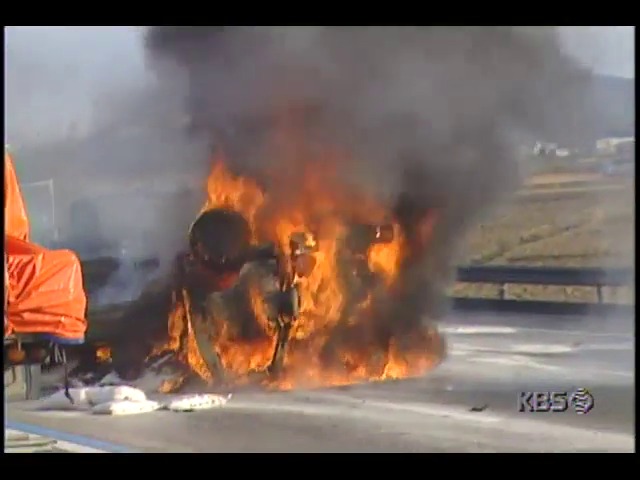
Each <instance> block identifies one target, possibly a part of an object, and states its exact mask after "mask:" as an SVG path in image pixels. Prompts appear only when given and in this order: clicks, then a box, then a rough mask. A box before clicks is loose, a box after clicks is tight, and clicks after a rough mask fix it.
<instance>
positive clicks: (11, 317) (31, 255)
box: [4, 154, 87, 342]
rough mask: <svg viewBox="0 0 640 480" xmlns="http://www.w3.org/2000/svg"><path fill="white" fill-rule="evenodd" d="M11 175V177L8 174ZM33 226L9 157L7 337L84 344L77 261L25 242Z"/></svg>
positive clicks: (69, 255) (84, 302)
mask: <svg viewBox="0 0 640 480" xmlns="http://www.w3.org/2000/svg"><path fill="white" fill-rule="evenodd" d="M7 173H9V175H7ZM28 237H29V222H28V219H27V216H26V210H25V208H24V201H23V199H22V195H21V194H20V187H19V185H18V180H17V177H16V175H15V171H14V170H13V164H12V161H11V157H9V156H8V155H6V154H5V296H6V297H5V304H6V307H5V327H4V334H5V336H6V335H8V334H11V333H31V334H33V333H39V334H48V335H51V336H53V337H55V338H56V339H58V340H61V341H71V342H74V341H75V342H77V341H83V339H84V335H85V332H86V330H87V321H86V318H85V312H86V307H87V299H86V296H85V292H84V288H83V285H82V272H81V269H80V261H79V260H78V257H77V256H76V255H75V254H74V253H73V252H71V251H68V250H47V249H45V248H43V247H40V246H38V245H35V244H33V243H30V242H28V241H27V239H28Z"/></svg>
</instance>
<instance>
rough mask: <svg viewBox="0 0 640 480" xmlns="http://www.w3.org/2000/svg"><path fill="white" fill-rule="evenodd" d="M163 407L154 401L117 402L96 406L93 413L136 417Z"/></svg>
mask: <svg viewBox="0 0 640 480" xmlns="http://www.w3.org/2000/svg"><path fill="white" fill-rule="evenodd" d="M161 407H162V404H161V403H160V402H154V401H153V400H142V401H132V400H115V401H112V402H106V403H100V404H98V405H95V406H94V407H93V408H92V409H91V413H94V414H98V415H135V414H137V413H148V412H153V411H155V410H159V409H160V408H161Z"/></svg>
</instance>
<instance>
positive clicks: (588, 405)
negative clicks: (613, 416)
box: [518, 388, 595, 415]
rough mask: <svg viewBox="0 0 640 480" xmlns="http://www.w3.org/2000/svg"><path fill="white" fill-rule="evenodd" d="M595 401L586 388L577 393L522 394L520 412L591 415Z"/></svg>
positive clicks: (520, 395)
mask: <svg viewBox="0 0 640 480" xmlns="http://www.w3.org/2000/svg"><path fill="white" fill-rule="evenodd" d="M594 405H595V400H594V398H593V395H591V393H589V391H588V390H587V389H585V388H579V389H577V390H576V391H575V392H520V394H519V395H518V411H519V412H529V413H537V412H545V413H546V412H552V413H557V412H566V411H567V410H573V411H574V412H576V413H577V414H578V415H586V414H587V413H589V412H590V411H591V410H592V409H593V406H594Z"/></svg>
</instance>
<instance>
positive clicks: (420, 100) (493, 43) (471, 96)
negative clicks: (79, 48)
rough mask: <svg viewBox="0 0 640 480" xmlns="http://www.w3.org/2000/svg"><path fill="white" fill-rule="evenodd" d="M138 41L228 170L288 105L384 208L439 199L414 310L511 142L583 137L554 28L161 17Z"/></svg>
mask: <svg viewBox="0 0 640 480" xmlns="http://www.w3.org/2000/svg"><path fill="white" fill-rule="evenodd" d="M146 47H147V51H148V53H149V56H150V59H151V61H152V62H153V63H156V64H157V66H158V68H157V72H159V78H160V79H161V80H163V79H164V80H166V81H169V80H170V77H172V76H174V75H175V72H176V69H175V68H176V67H177V68H178V70H179V71H180V72H181V74H182V75H184V74H186V82H185V83H184V84H183V85H184V86H185V88H184V89H183V90H181V91H176V94H177V95H181V96H182V97H183V98H184V101H185V106H186V108H187V112H188V114H189V117H190V121H191V123H190V130H189V131H190V133H191V134H195V135H196V136H198V135H199V136H203V135H204V136H205V137H207V138H209V140H210V141H211V142H212V143H214V144H215V143H216V142H222V143H223V144H224V146H225V149H227V150H228V151H230V152H231V155H230V158H231V162H232V163H233V165H234V167H236V168H237V169H246V170H251V171H252V172H255V171H257V170H258V171H259V170H261V169H263V168H264V167H265V166H266V167H268V163H269V162H271V160H272V159H271V157H270V156H269V155H267V154H266V148H267V147H266V146H265V145H266V142H265V138H267V137H268V136H269V129H270V127H271V126H272V125H274V123H275V122H274V121H273V120H274V114H275V113H276V112H281V111H282V109H283V108H285V107H289V108H290V107H292V106H294V107H295V108H296V109H297V112H298V114H297V117H296V118H297V119H298V120H299V121H300V123H303V124H304V129H305V132H306V135H307V137H308V138H309V139H310V141H313V140H317V141H325V140H327V139H328V140H330V142H331V143H332V145H338V146H340V147H342V148H345V149H347V150H348V151H349V152H351V153H352V154H353V158H354V159H356V160H355V162H354V163H351V164H349V165H348V166H345V168H344V172H343V173H344V175H345V177H347V176H348V177H349V178H350V179H352V180H353V181H357V182H361V183H364V185H363V188H364V187H366V188H369V189H372V190H373V191H374V192H376V193H377V194H378V195H380V196H385V198H389V199H390V207H392V206H393V204H394V203H396V202H397V199H398V197H399V196H400V194H402V196H403V198H405V199H406V198H409V199H410V200H409V201H410V203H413V204H414V205H417V206H419V207H421V208H422V207H424V208H426V207H429V206H437V207H438V208H439V210H440V221H439V223H438V225H437V228H436V230H435V232H434V240H433V242H434V243H433V245H432V254H431V255H429V257H428V259H427V260H426V261H425V262H424V264H422V265H421V266H420V268H415V269H413V270H414V271H411V272H408V273H407V275H408V277H411V278H413V279H414V281H412V282H410V283H411V285H413V286H414V288H411V289H409V290H410V292H409V293H408V297H407V298H406V299H405V300H406V301H405V302H404V305H405V306H408V307H407V308H411V309H415V308H418V309H420V310H424V305H418V304H423V303H424V302H425V301H426V302H427V303H428V302H429V295H428V292H429V291H430V288H429V286H430V285H431V283H434V282H436V280H435V279H438V280H437V283H439V282H441V281H443V280H444V279H446V278H447V274H448V273H449V267H450V264H451V260H452V258H453V257H452V254H453V252H454V250H455V247H456V245H457V241H458V240H459V239H460V238H461V237H462V233H463V231H464V228H465V227H466V226H467V225H468V224H469V223H470V222H472V221H473V220H474V219H476V218H477V216H478V215H479V214H481V213H482V212H483V211H484V210H486V208H487V207H489V206H490V205H491V204H492V203H493V202H494V201H496V200H497V199H499V198H500V196H501V195H503V194H507V193H509V192H510V191H511V189H512V188H513V187H515V185H516V184H517V180H518V169H517V158H516V153H515V147H516V146H517V144H518V142H521V141H522V140H523V139H526V140H527V141H533V140H537V139H540V138H549V137H551V138H550V139H553V140H556V139H558V138H561V139H562V140H563V143H564V144H578V143H580V142H582V141H584V140H585V139H586V140H591V139H593V132H592V130H591V126H590V125H589V118H590V116H589V115H588V114H587V113H586V112H587V109H586V107H585V105H587V104H588V98H586V97H585V96H584V95H583V93H584V92H585V91H586V90H585V89H586V88H587V87H588V84H589V76H588V75H587V74H586V72H584V71H582V70H580V69H578V68H577V67H576V66H574V65H573V64H572V63H571V61H570V60H568V59H567V57H566V56H565V55H564V54H563V53H562V52H561V50H560V48H559V46H558V44H557V41H556V35H555V31H554V30H553V29H552V28H546V27H521V28H516V27H455V28H453V27H221V26H219V27H163V26H159V27H150V28H149V30H148V32H147V36H146ZM167 65H171V66H172V67H173V68H167ZM174 85H177V83H174ZM303 161H304V160H303V159H300V162H303ZM425 298H426V299H427V300H424V299H425Z"/></svg>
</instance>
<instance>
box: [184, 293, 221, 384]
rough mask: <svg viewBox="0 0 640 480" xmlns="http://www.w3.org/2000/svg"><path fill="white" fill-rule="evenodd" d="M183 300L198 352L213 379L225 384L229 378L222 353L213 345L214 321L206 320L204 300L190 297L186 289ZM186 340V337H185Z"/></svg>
mask: <svg viewBox="0 0 640 480" xmlns="http://www.w3.org/2000/svg"><path fill="white" fill-rule="evenodd" d="M182 295H183V299H182V300H183V302H186V305H188V308H187V312H188V319H187V321H188V322H189V325H190V326H191V330H192V331H193V336H194V338H195V341H196V346H197V348H198V352H199V353H200V356H201V357H202V360H204V362H205V363H206V365H207V368H208V369H209V371H210V372H211V374H212V375H213V377H214V378H213V381H214V382H215V383H218V384H224V383H225V382H226V379H227V375H226V373H225V370H224V366H223V365H222V360H221V359H220V355H219V354H218V352H217V351H216V349H215V347H213V346H212V344H211V341H210V339H211V338H212V337H213V336H214V333H215V332H214V331H213V325H214V323H213V322H207V321H206V318H207V316H206V310H205V308H204V305H203V302H202V301H201V300H200V299H197V298H196V299H193V298H189V297H188V294H187V293H186V291H183V292H182ZM184 340H185V341H186V338H185V339H184Z"/></svg>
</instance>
